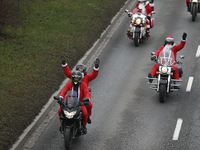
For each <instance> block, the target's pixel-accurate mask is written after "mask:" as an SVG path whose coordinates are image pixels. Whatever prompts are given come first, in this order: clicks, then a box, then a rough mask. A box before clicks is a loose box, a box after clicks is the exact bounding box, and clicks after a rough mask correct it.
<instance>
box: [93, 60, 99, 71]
mask: <svg viewBox="0 0 200 150" xmlns="http://www.w3.org/2000/svg"><path fill="white" fill-rule="evenodd" d="M99 64H100V60H99V58H97V59H96V60H95V61H94V65H95V68H96V69H97V68H99Z"/></svg>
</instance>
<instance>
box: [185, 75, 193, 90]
mask: <svg viewBox="0 0 200 150" xmlns="http://www.w3.org/2000/svg"><path fill="white" fill-rule="evenodd" d="M193 80H194V77H189V80H188V84H187V87H186V92H190V91H191V88H192V83H193Z"/></svg>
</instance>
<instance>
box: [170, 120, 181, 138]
mask: <svg viewBox="0 0 200 150" xmlns="http://www.w3.org/2000/svg"><path fill="white" fill-rule="evenodd" d="M182 122H183V119H182V118H179V119H178V120H177V123H176V128H175V130H174V135H173V139H172V140H178V137H179V133H180V131H181V126H182Z"/></svg>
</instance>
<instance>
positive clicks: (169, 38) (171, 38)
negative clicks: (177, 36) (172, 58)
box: [164, 36, 174, 45]
mask: <svg viewBox="0 0 200 150" xmlns="http://www.w3.org/2000/svg"><path fill="white" fill-rule="evenodd" d="M167 43H171V44H172V45H174V38H173V37H172V36H168V37H167V38H166V39H165V44H164V45H166V44H167Z"/></svg>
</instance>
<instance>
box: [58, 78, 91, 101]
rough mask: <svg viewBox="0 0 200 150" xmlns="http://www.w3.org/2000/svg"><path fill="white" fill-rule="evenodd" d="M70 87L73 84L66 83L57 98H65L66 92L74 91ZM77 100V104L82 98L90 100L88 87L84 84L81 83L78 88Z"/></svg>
mask: <svg viewBox="0 0 200 150" xmlns="http://www.w3.org/2000/svg"><path fill="white" fill-rule="evenodd" d="M72 87H73V82H72V81H70V82H68V83H67V84H66V85H65V87H64V88H63V89H62V91H61V92H60V94H59V97H63V98H65V95H66V94H67V92H68V91H73V90H74V89H73V88H72ZM78 98H79V102H82V101H83V98H89V99H91V96H90V93H89V90H88V87H87V85H86V83H85V82H81V84H80V85H79V87H78Z"/></svg>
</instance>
